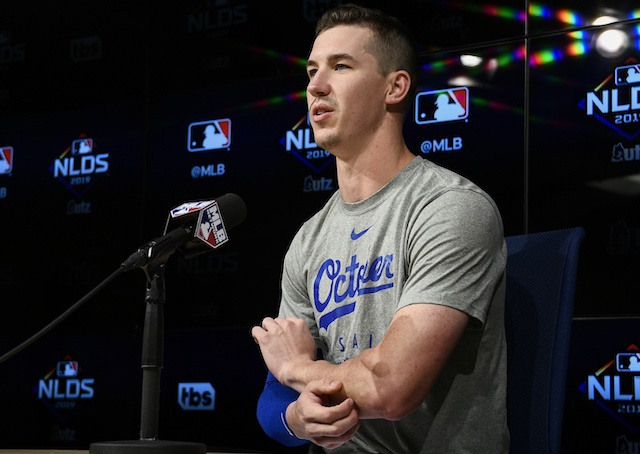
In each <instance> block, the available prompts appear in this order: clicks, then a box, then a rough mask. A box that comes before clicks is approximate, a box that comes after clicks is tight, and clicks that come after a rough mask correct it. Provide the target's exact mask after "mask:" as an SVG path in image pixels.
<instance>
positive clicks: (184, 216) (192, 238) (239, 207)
mask: <svg viewBox="0 0 640 454" xmlns="http://www.w3.org/2000/svg"><path fill="white" fill-rule="evenodd" d="M246 216H247V207H246V205H245V204H244V201H243V200H242V199H241V198H240V196H238V195H237V194H233V193H228V194H225V195H223V196H220V197H218V198H217V199H212V200H200V201H193V202H184V203H182V204H180V205H178V206H177V207H175V208H173V209H172V210H171V211H169V216H168V217H167V222H166V224H165V228H164V235H163V236H161V237H159V238H156V239H154V240H151V241H150V242H149V243H147V244H145V245H144V246H142V247H140V248H139V249H138V250H137V251H136V252H134V253H133V254H131V255H130V256H129V258H127V260H125V261H124V262H123V263H122V265H121V267H122V268H123V269H124V271H129V270H131V269H133V268H145V267H150V266H151V265H153V264H157V263H164V262H165V261H166V260H167V259H168V258H169V256H170V255H171V254H173V253H174V252H175V251H176V250H180V251H181V252H182V253H183V255H184V257H185V258H187V259H189V258H192V257H195V256H196V255H199V254H203V253H205V252H209V251H211V250H212V249H217V248H219V247H220V246H222V245H223V244H225V243H226V242H227V241H229V235H228V233H227V231H228V230H231V229H232V228H233V227H235V226H237V225H238V224H240V223H241V222H242V221H244V219H245V218H246Z"/></svg>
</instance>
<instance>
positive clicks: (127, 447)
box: [89, 440, 207, 454]
mask: <svg viewBox="0 0 640 454" xmlns="http://www.w3.org/2000/svg"><path fill="white" fill-rule="evenodd" d="M206 452H207V448H206V446H205V445H203V444H201V443H190V442H184V441H164V440H129V441H107V442H100V443H91V445H90V446H89V454H206Z"/></svg>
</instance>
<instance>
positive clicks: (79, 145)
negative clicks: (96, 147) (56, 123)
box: [71, 138, 93, 155]
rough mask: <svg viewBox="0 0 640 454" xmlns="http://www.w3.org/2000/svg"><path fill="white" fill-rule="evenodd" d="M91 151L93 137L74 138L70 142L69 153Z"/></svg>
mask: <svg viewBox="0 0 640 454" xmlns="http://www.w3.org/2000/svg"><path fill="white" fill-rule="evenodd" d="M92 152H93V139H89V138H85V139H76V140H74V141H73V142H71V154H72V155H78V154H89V153H92Z"/></svg>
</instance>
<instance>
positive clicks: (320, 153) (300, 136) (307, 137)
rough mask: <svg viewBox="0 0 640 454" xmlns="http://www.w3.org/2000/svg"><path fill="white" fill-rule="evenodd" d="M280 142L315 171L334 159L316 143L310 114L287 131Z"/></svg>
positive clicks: (319, 170) (318, 171)
mask: <svg viewBox="0 0 640 454" xmlns="http://www.w3.org/2000/svg"><path fill="white" fill-rule="evenodd" d="M280 144H281V145H284V148H285V149H286V150H287V151H288V152H291V154H293V155H294V156H295V157H296V158H298V159H299V160H300V161H302V162H303V163H304V164H305V165H306V166H308V167H309V168H310V169H311V170H313V171H314V172H315V173H320V172H322V171H323V170H324V169H325V168H326V167H327V166H328V165H329V164H330V163H331V162H332V161H333V155H332V154H331V153H329V152H328V151H327V150H323V149H322V148H320V147H318V144H316V143H315V141H314V138H313V129H311V126H310V124H309V116H308V115H305V116H304V117H302V118H301V119H300V121H298V123H296V124H295V125H294V126H293V128H291V130H289V131H287V132H286V133H285V136H284V137H283V138H282V139H281V140H280Z"/></svg>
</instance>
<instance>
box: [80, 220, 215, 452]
mask: <svg viewBox="0 0 640 454" xmlns="http://www.w3.org/2000/svg"><path fill="white" fill-rule="evenodd" d="M191 232H192V230H191V229H190V228H189V227H179V228H177V229H175V230H173V231H171V232H169V233H168V234H166V235H164V236H163V237H161V238H159V239H156V240H153V241H151V242H150V243H149V244H147V245H146V246H144V247H142V248H140V249H139V250H138V251H137V252H136V253H134V254H132V255H131V256H130V257H129V258H128V259H127V261H125V262H124V263H123V266H124V267H125V269H131V268H136V267H141V268H142V269H143V270H144V272H145V274H146V275H147V288H146V292H145V303H146V311H145V320H144V331H143V337H142V360H141V363H142V364H141V367H142V405H141V410H140V439H139V440H129V441H126V440H125V441H111V442H100V443H91V445H90V446H89V453H90V454H143V453H144V454H147V453H148V454H206V447H205V445H203V444H201V443H190V442H181V441H164V440H158V415H159V409H160V373H161V371H162V367H163V360H164V303H165V280H164V272H165V268H166V262H167V260H168V258H169V256H170V255H171V254H173V252H175V250H176V249H177V248H178V247H180V245H182V244H183V243H184V242H185V241H187V240H188V239H189V238H191V236H192V233H191Z"/></svg>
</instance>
